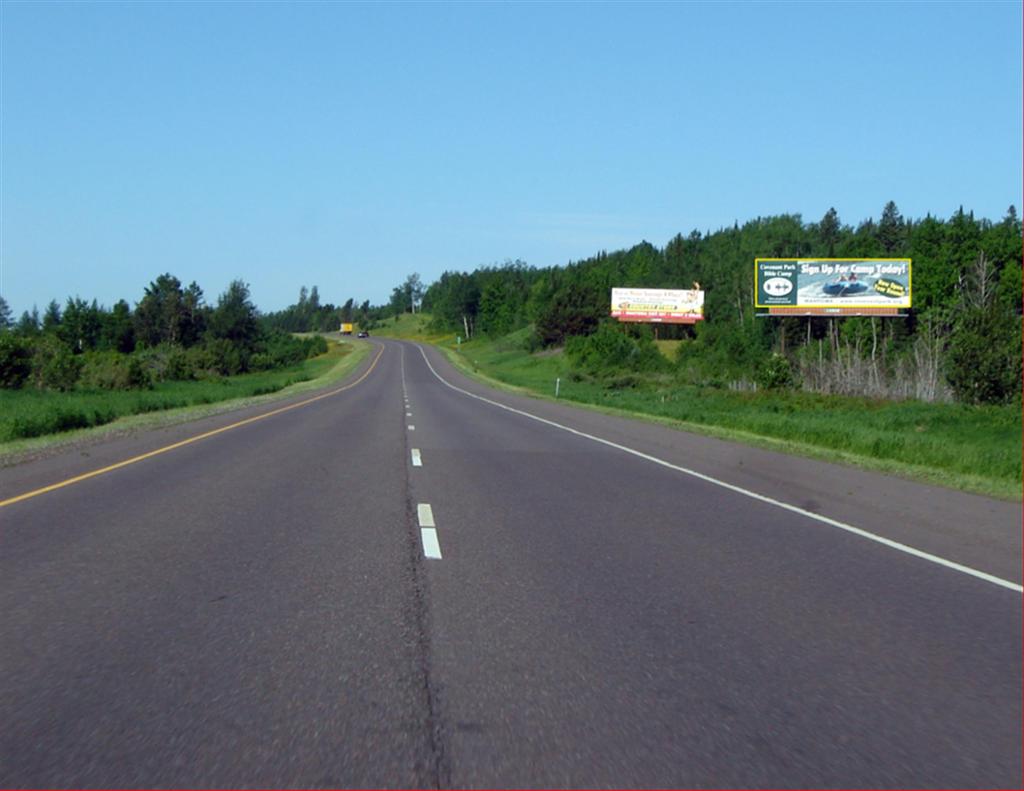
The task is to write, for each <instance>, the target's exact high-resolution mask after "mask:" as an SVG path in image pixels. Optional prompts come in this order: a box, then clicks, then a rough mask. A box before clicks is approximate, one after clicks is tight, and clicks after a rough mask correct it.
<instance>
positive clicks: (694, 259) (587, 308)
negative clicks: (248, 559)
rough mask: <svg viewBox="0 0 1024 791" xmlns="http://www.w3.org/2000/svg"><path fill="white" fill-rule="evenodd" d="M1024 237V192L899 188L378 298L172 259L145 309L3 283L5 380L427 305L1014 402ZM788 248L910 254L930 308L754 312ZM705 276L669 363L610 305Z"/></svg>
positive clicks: (787, 381)
mask: <svg viewBox="0 0 1024 791" xmlns="http://www.w3.org/2000/svg"><path fill="white" fill-rule="evenodd" d="M1021 242H1022V238H1021V221H1020V218H1019V217H1018V215H1017V211H1016V209H1015V208H1014V207H1013V206H1011V207H1010V208H1009V210H1008V211H1007V213H1006V216H1005V217H1003V218H1002V219H1001V220H1000V221H999V222H992V221H990V220H987V219H977V218H975V216H974V214H973V213H972V212H965V211H964V210H963V208H961V209H959V210H958V211H957V212H956V213H955V214H953V216H952V217H950V218H949V219H946V220H943V219H938V218H936V217H932V216H931V215H928V216H926V217H925V218H924V219H919V220H912V219H907V218H904V217H903V216H902V215H901V214H900V212H899V210H898V209H897V207H896V205H895V204H894V203H893V202H889V203H888V204H886V206H885V207H884V208H883V210H882V213H881V217H880V218H879V219H878V220H877V221H876V220H874V219H869V220H865V221H864V222H862V223H860V224H859V225H857V226H856V227H852V226H849V225H844V224H843V223H842V222H841V221H840V218H839V216H838V215H837V213H836V211H835V209H830V210H829V211H828V212H827V213H826V214H825V216H824V217H822V218H821V220H820V221H818V222H812V223H805V222H803V220H802V219H801V217H800V215H796V214H790V215H780V216H775V217H762V218H758V219H756V220H751V221H750V222H747V223H745V224H744V225H742V226H740V225H739V224H738V223H737V224H734V225H733V226H732V227H730V228H722V229H720V230H718V231H714V232H707V233H701V232H699V231H696V230H695V231H693V232H692V233H690V234H689V235H688V236H684V235H682V234H678V235H676V236H675V237H674V238H672V239H671V240H669V242H668V244H666V245H665V247H664V248H658V247H656V246H654V245H653V244H650V243H649V242H646V241H643V242H640V243H639V244H637V245H636V246H634V247H632V248H630V249H628V250H617V251H614V252H600V253H598V254H596V255H594V256H593V257H591V258H587V259H585V260H582V261H577V262H573V263H569V264H568V265H566V266H552V267H544V268H537V267H532V266H529V265H527V264H526V263H524V262H522V261H518V260H516V261H507V262H506V263H504V264H502V265H492V266H483V267H479V268H477V269H476V270H474V271H472V272H460V271H454V270H452V271H446V272H444V273H443V274H442V275H441V277H440V278H439V279H438V280H437V281H436V282H434V283H431V284H430V285H429V286H424V284H423V283H422V282H421V281H420V278H419V275H417V274H412V275H410V276H409V277H407V278H406V279H405V281H404V282H403V283H401V284H399V285H397V286H396V287H395V288H394V289H393V291H392V295H391V299H390V300H389V302H388V303H387V304H383V305H376V306H371V305H370V303H369V301H364V302H363V303H361V304H356V303H355V301H354V300H353V299H348V300H347V301H346V302H344V303H343V304H341V305H335V304H332V303H329V302H321V299H320V295H319V291H318V288H317V287H316V286H313V287H312V288H311V289H307V288H306V287H305V286H303V287H302V288H301V289H300V291H299V298H298V301H297V302H296V303H295V304H294V305H291V306H289V307H288V308H285V309H284V310H281V311H276V312H272V313H267V314H262V315H260V314H259V313H258V312H257V311H256V309H255V307H254V306H253V305H252V303H251V301H250V299H249V291H248V287H247V286H246V284H244V283H242V282H241V281H236V282H234V283H232V284H231V286H230V287H229V288H228V290H227V291H226V292H225V293H224V294H223V295H221V297H220V299H219V301H218V303H217V305H216V306H208V305H206V304H205V302H204V300H203V292H202V289H200V288H199V286H198V285H197V284H195V283H192V284H190V285H189V286H187V287H185V286H183V285H182V284H181V283H180V282H179V281H178V280H177V279H176V278H174V277H173V276H172V275H170V274H165V275H162V276H161V277H159V278H157V280H156V281H154V282H153V283H151V284H150V286H149V287H148V288H147V289H146V290H145V293H144V295H143V297H142V299H141V300H140V301H139V302H138V303H137V305H136V306H135V308H134V309H132V308H131V306H129V305H128V303H127V302H124V301H121V302H118V303H117V304H116V305H114V307H113V308H112V309H106V308H103V307H100V306H97V304H96V302H95V301H93V302H92V303H86V302H85V301H83V300H81V299H79V298H77V297H76V298H74V299H68V301H67V303H66V304H65V305H64V306H63V307H62V306H61V305H59V304H58V303H57V302H56V301H54V302H51V303H50V305H49V306H48V307H47V308H46V310H45V312H44V314H43V315H42V316H39V315H38V312H37V311H35V310H33V311H31V312H29V311H26V312H25V313H24V314H23V315H22V316H21V318H20V319H19V320H17V321H15V320H14V319H13V317H12V316H11V315H10V310H9V308H8V306H7V304H6V303H5V302H4V301H3V299H2V297H0V386H4V387H20V386H22V384H26V383H35V384H36V385H37V386H39V387H57V388H59V387H64V386H67V383H68V382H71V383H73V382H74V381H76V380H77V379H78V376H79V374H80V373H81V369H82V365H83V364H84V363H83V360H80V359H77V358H79V357H80V356H81V355H86V354H92V355H93V356H94V357H93V362H94V367H96V366H99V369H100V370H101V374H102V375H101V374H96V376H95V377H94V378H98V380H100V381H104V376H106V377H107V378H108V379H109V378H110V377H111V376H112V374H111V373H110V372H109V371H106V368H110V367H111V366H114V367H116V366H121V367H120V368H117V370H118V371H120V373H119V374H118V376H120V378H119V379H118V378H117V377H114V378H115V379H116V380H117V381H123V380H125V377H127V380H129V381H134V380H135V379H139V378H140V377H141V380H142V381H144V380H145V378H146V376H153V375H156V376H165V375H168V374H167V371H168V370H170V372H171V375H180V376H183V377H188V376H203V375H206V374H217V373H221V374H230V373H238V372H243V371H247V370H260V369H263V368H267V367H272V366H275V365H282V364H286V363H288V362H290V361H294V360H295V359H298V358H300V357H301V356H305V355H306V354H308V353H311V350H309V349H302V350H300V349H299V347H297V346H295V345H294V343H293V342H292V341H290V340H288V338H289V337H290V336H289V335H288V334H289V333H298V332H311V331H331V330H337V329H338V325H339V324H340V323H341V322H354V323H356V324H357V325H359V326H360V327H361V328H363V329H373V328H375V327H376V326H378V325H379V324H380V323H382V322H385V321H387V320H389V319H391V318H393V317H395V316H398V315H401V314H402V313H406V312H410V311H419V310H422V311H423V312H424V313H428V314H430V315H431V321H432V323H433V327H434V329H436V330H438V331H443V332H453V333H458V334H460V335H463V336H465V337H467V338H472V337H475V336H485V337H491V338H496V337H499V336H505V335H508V334H510V333H516V336H515V337H516V339H517V341H516V342H521V343H522V344H523V345H524V346H525V347H526V348H527V349H529V350H539V349H542V348H546V347H561V346H565V347H566V350H567V353H569V355H570V357H571V359H573V360H574V361H576V362H578V363H579V364H580V365H581V366H586V367H589V368H590V369H591V370H592V371H597V370H599V369H601V368H602V367H603V368H605V369H608V370H612V369H615V370H626V371H630V370H632V371H644V370H649V371H652V372H656V373H659V374H662V375H668V374H671V375H672V376H675V377H677V378H678V380H679V381H681V382H685V383H689V384H699V385H707V386H713V387H733V388H738V389H747V388H753V387H761V388H764V387H769V388H771V387H781V388H787V387H790V388H791V387H800V388H803V389H806V390H812V391H816V392H823V393H840V394H850V395H863V396H870V397H879V398H917V399H922V400H928V401H933V400H940V401H949V400H957V401H961V402H965V403H975V404H983V403H993V404H998V403H1007V402H1010V401H1013V400H1015V399H1016V400H1019V399H1020V396H1021V313H1022V310H1021V308H1022V302H1021V298H1022V283H1021V258H1022V243H1021ZM789 257H792V258H806V257H839V258H858V257H864V258H878V257H902V258H912V259H913V304H914V307H913V309H912V310H911V311H910V313H909V315H908V316H906V317H900V318H867V317H855V318H854V317H851V318H818V317H813V318H808V317H786V318H780V317H770V318H768V317H758V316H756V315H755V309H754V300H753V287H754V283H753V262H754V260H755V258H789ZM694 283H699V284H700V287H701V288H702V289H703V290H704V291H705V305H704V315H705V320H704V321H702V322H699V323H698V324H696V325H693V326H686V325H663V326H659V327H658V332H659V337H660V338H661V339H675V340H679V341H681V343H679V344H678V348H677V351H676V358H675V359H674V360H673V361H671V362H666V361H665V360H664V358H663V356H661V355H658V354H653V353H652V352H653V348H654V346H653V343H654V341H653V331H652V328H651V326H650V325H620V324H618V322H615V321H614V320H612V319H611V318H610V317H609V311H610V293H611V289H612V288H613V287H642V288H684V289H685V288H691V287H692V286H693V284H694ZM155 349H156V350H160V351H153V350H155ZM97 354H107V355H110V354H121V355H136V357H139V356H140V355H141V359H142V360H143V361H146V362H145V365H142V368H143V369H146V370H148V371H149V373H148V374H146V373H145V372H144V371H143V372H141V373H140V368H139V365H136V366H135V368H132V369H131V371H129V370H128V367H126V364H124V361H123V360H115V361H114V362H111V360H113V359H114V358H109V357H108V358H107V362H106V363H104V365H105V366H106V368H104V365H99V363H96V362H95V359H96V358H95V355H97ZM147 355H148V357H147ZM154 359H155V360H156V362H154ZM122 368H123V369H124V370H122ZM178 369H180V371H179V370H178ZM104 371H106V372H105V373H103V372H104ZM154 371H155V372H156V373H155V374H154V373H153V372H154ZM133 377H134V379H133Z"/></svg>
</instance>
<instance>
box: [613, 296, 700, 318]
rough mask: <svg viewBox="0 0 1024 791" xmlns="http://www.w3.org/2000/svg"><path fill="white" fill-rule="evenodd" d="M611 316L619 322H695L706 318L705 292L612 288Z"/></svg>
mask: <svg viewBox="0 0 1024 791" xmlns="http://www.w3.org/2000/svg"><path fill="white" fill-rule="evenodd" d="M612 317H613V318H616V319H618V320H619V321H636V322H652V323H658V324H693V323H695V322H698V321H700V320H701V319H703V318H704V292H703V291H699V290H693V291H679V290H674V289H664V288H613V289H612Z"/></svg>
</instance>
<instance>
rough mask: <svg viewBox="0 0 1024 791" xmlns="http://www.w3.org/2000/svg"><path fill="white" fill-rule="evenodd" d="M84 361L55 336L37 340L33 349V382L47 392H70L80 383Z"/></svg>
mask: <svg viewBox="0 0 1024 791" xmlns="http://www.w3.org/2000/svg"><path fill="white" fill-rule="evenodd" d="M81 367H82V361H81V360H80V359H79V358H78V357H76V356H75V355H74V354H72V352H71V349H70V348H69V347H68V346H67V345H66V344H65V343H63V342H61V341H60V340H59V339H57V338H56V337H54V336H53V335H42V336H40V337H39V338H37V339H36V341H35V343H34V345H33V349H32V381H33V383H34V384H35V386H36V387H38V388H40V389H47V390H70V389H71V388H73V387H74V386H75V382H77V381H78V374H79V371H80V370H81Z"/></svg>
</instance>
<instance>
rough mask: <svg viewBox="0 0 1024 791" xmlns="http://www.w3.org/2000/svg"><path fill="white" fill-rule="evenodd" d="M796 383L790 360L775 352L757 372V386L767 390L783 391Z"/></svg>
mask: <svg viewBox="0 0 1024 791" xmlns="http://www.w3.org/2000/svg"><path fill="white" fill-rule="evenodd" d="M794 382H795V379H794V376H793V368H792V366H791V365H790V363H789V358H788V357H786V356H785V355H782V354H779V353H778V352H773V353H772V355H771V356H770V357H767V358H766V359H765V360H764V362H763V363H762V364H761V366H760V367H759V368H758V370H757V384H758V386H759V387H763V388H764V389H765V390H781V389H784V388H789V387H792V386H793V384H794Z"/></svg>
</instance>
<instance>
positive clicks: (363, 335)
mask: <svg viewBox="0 0 1024 791" xmlns="http://www.w3.org/2000/svg"><path fill="white" fill-rule="evenodd" d="M356 337H357V338H369V337H370V333H368V332H367V331H366V330H359V334H358V335H356Z"/></svg>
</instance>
